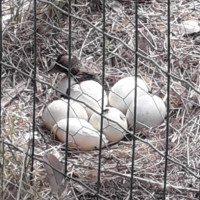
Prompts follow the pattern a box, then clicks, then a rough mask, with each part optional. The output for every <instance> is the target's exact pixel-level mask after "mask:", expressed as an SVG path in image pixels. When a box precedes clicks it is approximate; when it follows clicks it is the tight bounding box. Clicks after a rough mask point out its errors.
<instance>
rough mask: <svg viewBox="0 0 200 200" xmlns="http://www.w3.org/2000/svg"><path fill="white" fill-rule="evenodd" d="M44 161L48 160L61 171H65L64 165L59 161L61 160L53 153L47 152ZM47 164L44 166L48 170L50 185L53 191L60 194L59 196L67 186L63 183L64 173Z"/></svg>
mask: <svg viewBox="0 0 200 200" xmlns="http://www.w3.org/2000/svg"><path fill="white" fill-rule="evenodd" d="M43 158H44V161H46V162H47V163H48V164H49V165H50V166H52V167H53V168H55V169H57V170H58V171H60V172H61V173H63V165H62V164H61V163H60V162H59V160H58V159H57V158H56V157H55V156H54V155H52V154H47V155H45V156H44V157H43ZM49 165H47V164H45V165H44V167H45V169H46V172H47V178H48V180H49V185H50V187H51V191H52V193H54V194H58V195H59V196H60V195H61V194H62V193H63V191H64V189H65V187H64V185H63V183H62V182H63V179H64V177H63V175H62V174H60V173H58V172H57V171H55V170H54V169H53V168H52V167H50V166H49Z"/></svg>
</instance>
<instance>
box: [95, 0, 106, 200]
mask: <svg viewBox="0 0 200 200" xmlns="http://www.w3.org/2000/svg"><path fill="white" fill-rule="evenodd" d="M105 24H106V10H105V0H103V29H102V30H103V63H102V64H103V68H102V83H101V84H102V102H101V124H100V143H99V160H98V179H97V200H98V199H99V194H100V182H101V156H102V155H101V154H102V136H103V111H104V83H105V56H106V37H105V31H106V25H105Z"/></svg>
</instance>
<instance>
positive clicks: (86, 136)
mask: <svg viewBox="0 0 200 200" xmlns="http://www.w3.org/2000/svg"><path fill="white" fill-rule="evenodd" d="M66 127H67V119H62V120H60V121H58V122H57V123H56V124H55V125H54V127H53V128H52V132H53V133H54V134H55V135H56V136H57V138H58V139H59V140H60V141H61V142H66ZM68 136H69V137H68V141H69V142H68V144H69V148H79V149H80V150H85V151H88V150H93V149H94V148H99V142H100V133H99V131H97V130H96V129H95V128H94V127H93V126H92V125H91V124H90V123H89V122H87V121H86V120H84V119H78V118H69V135H68ZM107 143H108V141H107V140H106V137H105V136H104V135H102V147H104V146H105V145H106V144H107Z"/></svg>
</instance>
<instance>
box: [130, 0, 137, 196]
mask: <svg viewBox="0 0 200 200" xmlns="http://www.w3.org/2000/svg"><path fill="white" fill-rule="evenodd" d="M137 53H138V1H137V0H135V91H134V92H135V96H134V120H133V136H132V140H133V144H132V164H131V181H130V196H129V199H130V200H132V199H133V183H134V181H133V178H134V176H133V174H134V168H135V166H134V162H135V134H136V121H137V118H136V114H137V74H138V54H137Z"/></svg>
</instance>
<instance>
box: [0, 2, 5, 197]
mask: <svg viewBox="0 0 200 200" xmlns="http://www.w3.org/2000/svg"><path fill="white" fill-rule="evenodd" d="M2 43H3V36H2V1H1V2H0V81H1V83H0V155H2V163H0V168H1V172H0V174H1V175H0V176H1V193H2V194H1V195H0V196H3V179H4V142H3V137H2V127H1V126H2V124H1V118H2V116H1V111H2V109H1V90H2V85H1V84H2V51H3V45H2ZM0 161H1V160H0Z"/></svg>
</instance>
